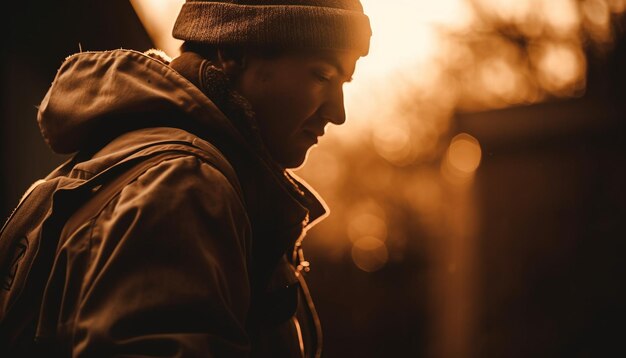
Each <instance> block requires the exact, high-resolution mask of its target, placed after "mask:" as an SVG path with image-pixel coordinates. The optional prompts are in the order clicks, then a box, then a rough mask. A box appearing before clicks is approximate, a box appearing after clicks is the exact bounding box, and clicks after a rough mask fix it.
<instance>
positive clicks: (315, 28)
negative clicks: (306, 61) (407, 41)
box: [173, 0, 372, 56]
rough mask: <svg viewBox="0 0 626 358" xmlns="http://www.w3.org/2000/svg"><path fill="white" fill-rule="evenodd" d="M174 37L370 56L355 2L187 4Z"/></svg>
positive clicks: (365, 25)
mask: <svg viewBox="0 0 626 358" xmlns="http://www.w3.org/2000/svg"><path fill="white" fill-rule="evenodd" d="M173 35H174V37H175V38H177V39H181V40H186V41H194V42H201V43H206V44H211V45H227V46H241V45H243V46H254V47H282V48H319V49H342V50H356V51H358V52H359V53H360V54H361V55H362V56H365V55H367V53H368V52H369V44H370V37H371V35H372V31H371V28H370V22H369V18H368V17H367V16H366V15H365V14H364V13H363V7H362V6H361V3H360V2H359V0H222V1H203V0H187V2H186V3H185V4H184V5H183V7H182V9H181V11H180V14H179V15H178V18H177V19H176V24H175V25H174V30H173Z"/></svg>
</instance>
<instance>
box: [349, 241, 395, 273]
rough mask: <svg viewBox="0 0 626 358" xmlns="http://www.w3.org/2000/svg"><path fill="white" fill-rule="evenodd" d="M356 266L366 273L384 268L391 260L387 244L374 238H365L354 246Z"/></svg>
mask: <svg viewBox="0 0 626 358" xmlns="http://www.w3.org/2000/svg"><path fill="white" fill-rule="evenodd" d="M352 260H354V264H355V265H356V266H357V267H358V268H360V269H361V270H363V271H365V272H375V271H378V270H380V269H381V268H383V267H384V266H385V265H386V264H387V261H388V260H389V253H388V251H387V246H385V243H384V242H383V241H382V240H380V239H378V238H376V237H373V236H365V237H362V238H360V239H358V240H357V241H355V242H354V245H353V246H352Z"/></svg>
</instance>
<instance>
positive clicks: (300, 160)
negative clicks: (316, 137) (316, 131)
mask: <svg viewBox="0 0 626 358" xmlns="http://www.w3.org/2000/svg"><path fill="white" fill-rule="evenodd" d="M313 147H314V146H311V147H309V148H307V149H306V150H305V151H303V152H301V153H293V155H290V156H286V157H285V158H281V160H278V164H280V165H281V166H282V167H283V168H285V169H299V168H301V167H303V166H304V164H305V163H306V161H307V158H308V157H309V153H310V152H311V148H313Z"/></svg>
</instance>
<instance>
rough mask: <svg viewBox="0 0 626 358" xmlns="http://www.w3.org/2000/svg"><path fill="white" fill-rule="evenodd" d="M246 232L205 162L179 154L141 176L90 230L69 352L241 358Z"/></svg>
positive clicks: (225, 188) (244, 350)
mask: <svg viewBox="0 0 626 358" xmlns="http://www.w3.org/2000/svg"><path fill="white" fill-rule="evenodd" d="M249 228H250V226H249V222H248V218H247V215H246V212H245V210H244V207H243V205H242V203H241V199H240V198H239V196H238V195H237V192H236V191H235V190H234V188H233V186H232V185H231V183H230V182H229V181H228V180H227V179H226V177H224V175H222V173H220V172H219V171H218V170H217V169H215V168H213V167H212V166H210V165H209V164H206V163H204V162H201V161H199V160H198V159H197V158H195V157H183V158H178V159H173V160H168V161H166V162H163V163H161V164H159V165H157V166H155V167H153V168H151V169H150V170H148V171H147V172H146V173H144V174H142V175H141V176H140V177H139V178H138V179H137V180H136V181H135V182H133V183H131V184H130V185H128V186H127V187H125V188H124V189H123V191H122V192H121V193H120V195H119V197H118V198H117V200H114V201H113V202H112V203H111V204H109V205H108V206H107V208H105V209H104V211H103V212H102V213H101V214H100V215H99V217H98V218H97V220H96V221H95V223H94V225H93V229H92V230H93V231H92V235H91V242H90V245H91V248H90V250H91V253H90V256H91V261H90V265H89V269H88V270H86V274H85V278H84V281H83V286H82V287H81V294H80V301H79V303H78V304H79V305H78V312H77V314H76V321H75V325H74V332H73V335H74V339H73V345H72V351H73V355H74V356H76V357H83V356H89V357H91V356H107V357H111V356H132V357H150V356H168V357H241V356H246V355H247V354H248V352H249V342H248V337H247V336H246V333H245V318H246V315H247V310H248V306H249V300H250V287H249V281H248V271H247V264H248V249H247V245H248V244H247V240H248V239H249Z"/></svg>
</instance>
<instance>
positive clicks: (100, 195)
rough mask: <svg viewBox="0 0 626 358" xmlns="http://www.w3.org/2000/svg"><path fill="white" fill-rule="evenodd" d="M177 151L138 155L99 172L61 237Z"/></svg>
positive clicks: (177, 154) (173, 155)
mask: <svg viewBox="0 0 626 358" xmlns="http://www.w3.org/2000/svg"><path fill="white" fill-rule="evenodd" d="M180 155H181V154H180V153H177V152H161V153H157V154H155V155H152V156H149V157H147V158H146V157H139V158H135V159H133V160H129V161H127V162H124V163H121V164H118V165H117V166H115V167H113V168H112V170H110V171H106V172H104V173H101V174H100V175H98V176H96V177H94V178H93V179H92V180H91V185H90V187H91V191H92V192H95V193H94V194H93V196H92V197H91V198H90V199H89V201H87V203H86V204H85V205H83V206H82V207H81V208H80V209H79V210H78V211H77V212H76V213H74V214H73V215H72V216H71V217H70V218H69V219H68V221H67V222H66V223H65V225H64V227H63V231H62V232H61V237H62V238H63V237H68V236H67V235H68V234H70V233H72V232H74V231H75V230H76V229H78V227H79V226H80V225H81V224H82V223H84V222H86V221H88V220H89V219H91V217H92V216H93V215H96V214H97V213H98V212H100V211H101V210H102V209H103V208H104V207H105V206H106V205H107V204H108V203H109V202H110V201H111V200H112V199H113V198H114V197H115V196H116V194H117V193H119V192H121V191H122V189H123V188H124V187H125V186H126V185H128V184H130V183H131V182H132V181H133V180H135V179H137V177H139V176H140V175H141V174H142V173H144V172H145V171H147V170H148V169H150V168H151V167H153V166H155V165H157V164H158V163H160V162H161V161H163V160H165V159H168V158H173V157H175V156H180Z"/></svg>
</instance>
